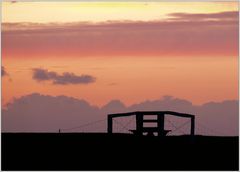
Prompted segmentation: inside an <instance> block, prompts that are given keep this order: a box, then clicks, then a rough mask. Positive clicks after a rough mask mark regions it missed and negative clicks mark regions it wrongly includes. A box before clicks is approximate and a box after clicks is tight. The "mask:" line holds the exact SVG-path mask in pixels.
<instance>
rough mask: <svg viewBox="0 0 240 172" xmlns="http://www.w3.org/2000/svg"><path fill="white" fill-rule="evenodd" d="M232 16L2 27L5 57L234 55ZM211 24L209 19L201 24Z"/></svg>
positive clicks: (234, 23) (235, 30)
mask: <svg viewBox="0 0 240 172" xmlns="http://www.w3.org/2000/svg"><path fill="white" fill-rule="evenodd" d="M236 14H237V12H225V13H215V14H209V15H207V14H187V13H175V14H171V16H172V17H174V18H172V19H170V20H168V21H151V22H106V23H98V24H92V23H64V24H60V23H56V24H36V23H11V24H10V23H4V24H3V32H2V33H3V34H2V43H3V44H2V52H3V57H5V56H9V57H11V56H18V57H19V56H21V57H28V56H29V57H31V58H32V57H34V56H36V57H39V56H41V57H42V56H66V57H68V56H78V57H81V56H116V55H120V56H131V55H133V56H151V55H154V56H171V55H173V56H174V55H177V56H179V55H184V56H202V55H217V56H219V55H234V56H237V54H238V15H236ZM206 19H211V20H206Z"/></svg>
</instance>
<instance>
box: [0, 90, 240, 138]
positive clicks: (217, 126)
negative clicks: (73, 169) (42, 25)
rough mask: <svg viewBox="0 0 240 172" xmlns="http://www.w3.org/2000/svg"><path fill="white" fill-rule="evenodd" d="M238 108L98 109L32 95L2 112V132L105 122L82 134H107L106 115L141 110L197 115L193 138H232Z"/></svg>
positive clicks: (226, 104)
mask: <svg viewBox="0 0 240 172" xmlns="http://www.w3.org/2000/svg"><path fill="white" fill-rule="evenodd" d="M238 108H239V105H238V100H225V101H222V102H209V103H206V104H203V105H200V106H197V105H193V104H192V103H191V102H190V101H188V100H184V99H178V98H173V97H170V96H166V97H164V98H162V99H158V100H153V101H144V102H141V103H139V104H135V105H131V106H125V105H124V104H123V103H122V102H121V101H119V100H112V101H110V102H109V103H107V104H106V105H104V106H102V107H101V108H99V107H96V106H92V105H90V104H89V103H88V102H86V101H84V100H80V99H76V98H71V97H67V96H57V97H55V96H49V95H40V94H38V93H34V94H30V95H26V96H22V97H20V98H17V99H14V101H13V102H12V103H10V104H8V105H7V107H6V108H5V109H3V110H2V131H3V132H42V131H45V132H57V131H58V129H59V128H61V129H62V128H71V127H75V126H80V125H82V124H85V123H88V122H93V121H98V120H103V119H105V120H103V121H102V122H101V123H99V126H98V125H97V126H91V127H89V128H84V131H85V132H96V131H97V132H103V131H106V126H107V124H106V117H107V114H110V113H120V112H129V111H141V110H169V111H178V112H183V113H190V114H194V115H196V134H206V135H229V136H230V135H232V136H234V135H238V133H239V132H238V125H239V123H238V121H239V120H238V113H239V112H238ZM126 122H128V120H126ZM176 122H177V121H176ZM133 123H134V122H133ZM166 124H167V123H166ZM176 124H178V123H176ZM179 124H181V123H179ZM202 125H204V126H205V127H207V128H208V129H212V130H214V131H217V132H218V133H216V132H215V133H214V132H213V131H211V130H210V131H209V130H208V131H205V130H203V129H202V128H201V127H202ZM74 131H75V132H76V131H82V130H81V129H80V130H79V129H77V130H71V131H70V132H74Z"/></svg>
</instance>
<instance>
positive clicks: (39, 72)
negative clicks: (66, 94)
mask: <svg viewBox="0 0 240 172" xmlns="http://www.w3.org/2000/svg"><path fill="white" fill-rule="evenodd" d="M32 78H33V79H34V80H36V81H38V82H42V81H52V84H56V85H68V84H89V83H93V82H95V81H96V78H95V77H93V76H91V75H80V76H77V75H75V74H74V73H69V72H64V73H63V74H62V75H60V74H57V73H56V72H52V71H48V70H45V69H40V68H35V69H33V76H32Z"/></svg>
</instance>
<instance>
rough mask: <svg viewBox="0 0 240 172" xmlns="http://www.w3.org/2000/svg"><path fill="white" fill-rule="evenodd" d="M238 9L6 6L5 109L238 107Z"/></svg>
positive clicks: (232, 5)
mask: <svg viewBox="0 0 240 172" xmlns="http://www.w3.org/2000/svg"><path fill="white" fill-rule="evenodd" d="M237 67H238V4H237V2H174V3H169V2H16V3H11V2H3V3H2V103H3V105H4V106H5V105H6V104H7V103H9V102H13V101H14V98H19V97H21V96H24V95H28V94H32V93H40V94H44V95H51V96H59V95H64V96H69V97H74V98H78V99H84V100H86V101H88V102H89V103H90V104H91V105H96V106H100V107H101V106H103V105H105V104H106V103H107V102H109V101H111V100H114V99H119V100H121V101H122V102H123V103H124V104H126V105H132V104H134V103H138V102H142V101H145V100H155V99H159V98H161V97H162V96H164V95H172V96H174V97H179V98H183V99H186V100H189V101H191V102H192V103H193V104H196V105H200V104H203V103H206V102H211V101H224V100H235V99H238V76H237V74H238V72H237Z"/></svg>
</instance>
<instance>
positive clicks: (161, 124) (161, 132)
mask: <svg viewBox="0 0 240 172" xmlns="http://www.w3.org/2000/svg"><path fill="white" fill-rule="evenodd" d="M164 116H165V114H163V113H159V114H157V121H158V122H157V123H158V124H157V127H158V136H165V131H164Z"/></svg>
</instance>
